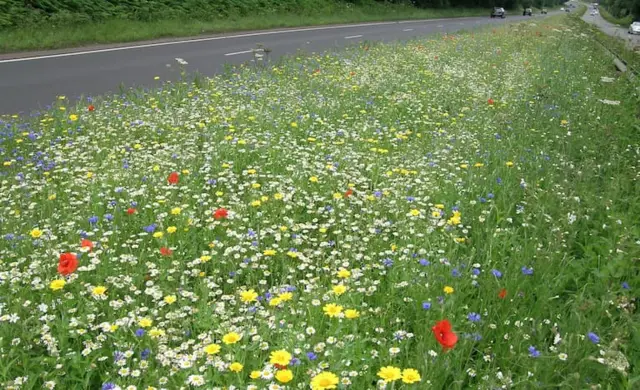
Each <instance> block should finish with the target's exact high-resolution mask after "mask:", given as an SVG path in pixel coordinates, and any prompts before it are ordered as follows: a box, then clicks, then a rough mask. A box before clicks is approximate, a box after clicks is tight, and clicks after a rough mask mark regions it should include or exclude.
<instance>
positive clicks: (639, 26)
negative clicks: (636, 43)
mask: <svg viewBox="0 0 640 390" xmlns="http://www.w3.org/2000/svg"><path fill="white" fill-rule="evenodd" d="M629 34H638V35H640V20H639V21H635V22H633V23H631V25H630V26H629Z"/></svg>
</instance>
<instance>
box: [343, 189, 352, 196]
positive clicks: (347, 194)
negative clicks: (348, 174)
mask: <svg viewBox="0 0 640 390" xmlns="http://www.w3.org/2000/svg"><path fill="white" fill-rule="evenodd" d="M351 195H353V190H352V189H351V188H349V189H348V190H347V192H345V193H344V197H345V198H348V197H350V196H351Z"/></svg>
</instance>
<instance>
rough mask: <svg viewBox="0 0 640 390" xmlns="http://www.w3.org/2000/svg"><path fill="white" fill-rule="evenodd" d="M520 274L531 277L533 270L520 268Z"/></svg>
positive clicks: (524, 267)
mask: <svg viewBox="0 0 640 390" xmlns="http://www.w3.org/2000/svg"><path fill="white" fill-rule="evenodd" d="M522 274H523V275H533V268H527V267H526V266H522Z"/></svg>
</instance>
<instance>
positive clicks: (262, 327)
mask: <svg viewBox="0 0 640 390" xmlns="http://www.w3.org/2000/svg"><path fill="white" fill-rule="evenodd" d="M581 23H582V22H579V21H578V20H576V19H573V18H572V17H570V16H565V15H561V16H557V17H555V16H554V17H551V18H548V19H544V20H536V21H535V22H533V21H529V22H525V23H520V24H514V25H505V26H503V27H499V28H495V29H491V28H488V29H483V30H481V31H470V32H465V33H460V34H455V35H438V36H429V37H425V38H421V39H415V40H411V41H408V42H402V43H393V44H378V43H371V42H364V43H362V44H359V45H357V46H353V47H350V48H348V49H345V50H340V51H331V52H327V53H323V54H312V53H300V54H299V55H296V56H292V57H290V58H287V59H285V60H283V61H281V62H278V63H269V62H267V61H258V62H257V63H254V64H252V65H244V66H240V67H236V68H233V69H230V70H229V71H228V72H226V73H225V74H222V75H219V76H215V77H212V78H198V79H196V80H195V81H194V80H191V81H188V80H186V79H185V80H184V81H179V82H162V80H160V81H159V83H160V84H159V85H158V86H157V87H156V88H153V89H150V90H131V91H128V92H126V93H123V94H119V95H115V96H103V97H95V98H93V99H87V100H83V101H82V102H81V103H79V104H77V105H76V104H75V103H74V104H70V103H69V101H68V100H67V99H66V98H65V97H60V99H59V100H57V101H56V103H55V104H54V105H53V106H52V107H51V108H50V109H47V110H43V111H41V112H38V113H34V114H33V115H31V116H5V117H2V119H1V121H0V156H1V157H2V163H1V165H0V204H1V207H2V208H1V213H0V362H1V364H0V383H1V384H2V387H3V388H6V389H41V388H45V389H54V388H55V389H64V390H69V389H102V390H114V389H123V390H124V389H126V390H134V389H145V390H152V389H190V388H202V389H248V390H251V389H269V390H275V389H313V390H321V389H497V388H504V389H510V388H513V389H515V388H517V389H537V388H563V389H564V388H566V389H591V388H593V389H597V388H606V389H634V388H635V389H637V388H638V386H640V371H639V367H638V362H639V361H640V325H639V324H640V321H638V320H639V314H638V308H637V306H638V303H637V298H636V297H637V295H638V294H637V291H638V288H640V284H639V283H640V276H639V271H638V270H639V268H638V259H639V258H640V225H639V224H638V221H640V202H639V198H640V183H639V178H640V176H639V175H640V172H639V170H638V164H639V163H640V135H639V134H640V120H639V115H640V112H639V111H638V107H640V100H639V98H638V92H637V88H638V86H639V85H640V84H639V83H638V81H637V80H635V81H633V80H629V79H627V78H626V77H625V76H624V75H619V74H616V72H615V68H614V67H613V66H612V64H611V58H610V57H608V56H607V55H606V54H605V53H603V52H602V50H601V49H600V48H599V47H598V46H597V45H596V43H595V42H594V41H593V40H592V38H591V35H590V33H589V30H588V29H586V28H585V27H583V25H582V24H581ZM151 78H153V75H150V79H151Z"/></svg>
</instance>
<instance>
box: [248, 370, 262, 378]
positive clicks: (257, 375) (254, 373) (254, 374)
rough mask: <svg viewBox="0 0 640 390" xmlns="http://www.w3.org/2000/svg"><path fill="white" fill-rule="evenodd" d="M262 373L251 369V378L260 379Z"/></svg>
mask: <svg viewBox="0 0 640 390" xmlns="http://www.w3.org/2000/svg"><path fill="white" fill-rule="evenodd" d="M261 375H262V373H261V372H260V371H251V374H249V378H251V379H258V378H260V376H261Z"/></svg>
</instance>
